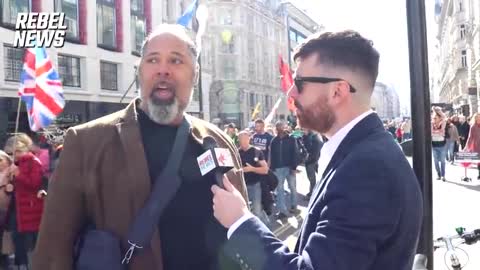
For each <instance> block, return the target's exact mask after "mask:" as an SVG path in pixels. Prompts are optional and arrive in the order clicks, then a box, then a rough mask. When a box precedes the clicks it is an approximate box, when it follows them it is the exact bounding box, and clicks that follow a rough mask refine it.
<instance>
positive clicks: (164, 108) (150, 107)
mask: <svg viewBox="0 0 480 270" xmlns="http://www.w3.org/2000/svg"><path fill="white" fill-rule="evenodd" d="M147 113H148V116H149V117H150V119H152V121H154V122H155V123H158V124H162V125H167V124H170V123H172V122H173V120H175V118H177V116H178V115H179V114H180V113H181V112H180V104H179V103H178V99H177V98H176V97H175V98H174V99H173V102H172V103H170V104H155V103H154V102H153V100H152V98H149V99H148V100H147Z"/></svg>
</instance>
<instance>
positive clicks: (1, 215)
mask: <svg viewBox="0 0 480 270" xmlns="http://www.w3.org/2000/svg"><path fill="white" fill-rule="evenodd" d="M12 165H13V159H12V158H11V157H10V156H9V155H7V153H5V152H4V151H2V150H0V269H8V267H9V255H11V254H13V242H12V241H11V240H12V239H11V232H10V231H8V230H7V225H8V223H7V221H8V208H9V206H10V202H11V192H12V191H13V186H12V185H11V184H10V181H11V180H12V175H11V168H12Z"/></svg>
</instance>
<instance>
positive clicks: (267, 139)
mask: <svg viewBox="0 0 480 270" xmlns="http://www.w3.org/2000/svg"><path fill="white" fill-rule="evenodd" d="M272 139H273V136H272V135H270V134H269V133H267V132H265V133H263V134H258V133H256V134H254V135H253V137H252V145H253V146H255V147H257V148H258V149H260V150H262V152H263V156H264V157H265V160H268V155H269V154H270V143H271V142H272Z"/></svg>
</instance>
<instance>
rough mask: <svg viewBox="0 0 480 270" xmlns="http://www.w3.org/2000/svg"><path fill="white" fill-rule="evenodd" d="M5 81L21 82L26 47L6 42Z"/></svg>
mask: <svg viewBox="0 0 480 270" xmlns="http://www.w3.org/2000/svg"><path fill="white" fill-rule="evenodd" d="M3 51H4V58H3V63H4V65H5V81H12V82H19V81H20V74H21V73H22V68H23V54H24V52H25V51H24V49H21V48H14V47H12V46H10V45H7V44H4V47H3Z"/></svg>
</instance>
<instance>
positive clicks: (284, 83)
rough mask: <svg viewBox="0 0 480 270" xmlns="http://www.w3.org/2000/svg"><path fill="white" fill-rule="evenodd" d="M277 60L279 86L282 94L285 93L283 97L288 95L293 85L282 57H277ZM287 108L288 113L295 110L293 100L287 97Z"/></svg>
mask: <svg viewBox="0 0 480 270" xmlns="http://www.w3.org/2000/svg"><path fill="white" fill-rule="evenodd" d="M278 58H279V62H280V80H281V81H280V84H281V87H282V92H283V93H285V95H288V90H290V88H291V87H292V85H293V77H292V72H291V71H290V67H289V66H288V65H287V64H286V63H285V62H283V59H282V56H281V55H279V56H278ZM287 107H288V110H289V111H292V112H293V111H295V109H296V108H295V103H294V101H293V98H291V97H288V99H287Z"/></svg>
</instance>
